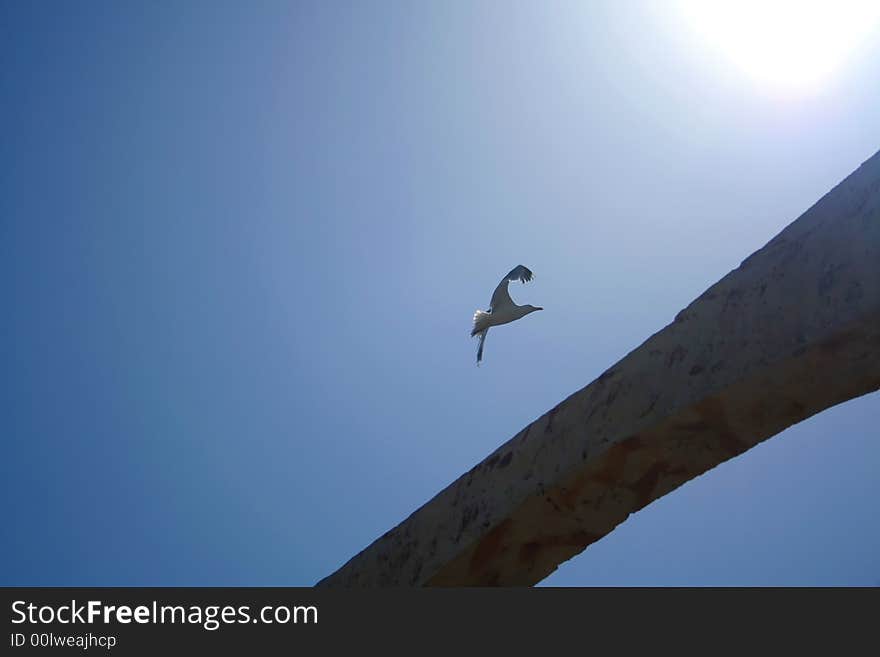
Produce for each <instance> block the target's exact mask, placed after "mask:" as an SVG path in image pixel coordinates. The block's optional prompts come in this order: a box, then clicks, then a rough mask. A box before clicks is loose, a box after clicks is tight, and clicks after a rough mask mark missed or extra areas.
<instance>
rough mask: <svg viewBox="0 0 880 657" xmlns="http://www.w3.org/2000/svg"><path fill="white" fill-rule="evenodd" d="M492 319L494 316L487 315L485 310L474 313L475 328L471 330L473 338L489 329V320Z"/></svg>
mask: <svg viewBox="0 0 880 657" xmlns="http://www.w3.org/2000/svg"><path fill="white" fill-rule="evenodd" d="M491 317H492V314H491V313H487V312H486V311H485V310H478V311H476V312H475V313H474V328H472V329H471V337H474V336H475V335H476V334H477V333H480V332H482V331H485V330H486V329H487V328H489V319H490V318H491Z"/></svg>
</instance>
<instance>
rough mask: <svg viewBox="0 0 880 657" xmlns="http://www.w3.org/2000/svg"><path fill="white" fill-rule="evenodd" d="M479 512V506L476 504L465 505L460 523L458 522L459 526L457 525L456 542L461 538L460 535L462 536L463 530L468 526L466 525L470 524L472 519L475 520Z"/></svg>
mask: <svg viewBox="0 0 880 657" xmlns="http://www.w3.org/2000/svg"><path fill="white" fill-rule="evenodd" d="M479 512H480V511H479V507H478V506H477V505H476V504H472V505H471V506H467V507H465V508H464V510H463V511H462V512H461V523H459V526H458V535H457V536H456V537H455V542H456V543H458V541H459V540H460V539H461V536H462V534H464V531H465V530H466V529H467V528H468V525H470V524H471V523H472V522H473V521H474V520H476V518H477V516H478V515H479Z"/></svg>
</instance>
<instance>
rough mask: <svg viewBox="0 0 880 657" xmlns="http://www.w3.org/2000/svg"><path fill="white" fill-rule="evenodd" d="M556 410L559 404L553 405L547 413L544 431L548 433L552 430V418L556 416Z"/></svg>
mask: <svg viewBox="0 0 880 657" xmlns="http://www.w3.org/2000/svg"><path fill="white" fill-rule="evenodd" d="M558 411H559V406H554V407H553V409H552V410H551V411H550V412H549V413H547V426H546V427H544V433H550V432H551V431H553V418H554V417H556V413H557V412H558Z"/></svg>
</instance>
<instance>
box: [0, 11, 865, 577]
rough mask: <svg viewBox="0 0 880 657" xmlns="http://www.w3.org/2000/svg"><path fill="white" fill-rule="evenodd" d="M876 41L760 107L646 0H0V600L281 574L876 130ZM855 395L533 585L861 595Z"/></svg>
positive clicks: (803, 204)
mask: <svg viewBox="0 0 880 657" xmlns="http://www.w3.org/2000/svg"><path fill="white" fill-rule="evenodd" d="M876 37H877V35H876V34H875V38H874V40H873V41H871V42H869V43H868V44H867V45H866V46H865V47H864V48H862V50H860V51H859V52H858V53H856V54H855V55H853V57H852V58H851V59H850V60H848V61H847V62H846V64H845V65H842V66H841V67H840V68H839V69H838V70H837V71H836V73H835V75H833V76H831V77H830V78H829V79H827V80H825V81H824V82H823V84H822V85H820V86H817V87H816V88H814V89H811V90H810V91H809V93H806V92H798V93H794V92H787V93H784V94H781V93H779V92H778V90H777V89H774V88H772V87H770V86H767V84H766V83H758V82H755V81H753V80H750V79H749V78H748V77H746V76H744V75H743V74H742V73H741V72H740V71H737V70H735V69H734V68H733V67H731V66H730V65H729V64H727V63H725V61H724V60H723V58H720V57H719V56H717V53H714V52H713V51H712V50H711V48H710V47H709V45H711V44H706V43H705V42H702V41H700V40H699V39H695V38H694V37H693V34H691V33H689V32H688V30H687V29H686V26H685V25H684V24H683V23H682V21H680V20H679V19H678V18H677V17H676V16H675V15H674V13H673V12H671V11H666V12H660V11H658V9H657V8H656V7H654V8H652V5H651V4H649V3H645V4H638V3H612V2H608V3H538V2H534V3H525V2H521V3H496V2H480V3H470V2H432V3H428V2H424V3H397V2H381V3H379V2H375V3H354V2H352V3H344V2H333V3H323V2H320V3H319V2H315V3H304V2H303V3H293V2H285V3H282V2H279V3H273V2H261V3H239V2H227V3H222V2H210V3H208V2H187V3H117V2H88V3H76V4H73V3H49V2H34V3H28V2H8V3H3V4H2V6H0V61H2V66H0V97H2V99H3V102H2V104H0V122H2V123H0V125H2V130H3V139H2V140H0V299H2V304H3V320H2V321H0V327H2V334H3V339H2V340H0V371H2V372H3V378H2V380H0V412H2V418H3V424H2V428H3V440H2V445H3V453H2V459H0V462H2V464H0V474H2V477H0V481H2V484H0V485H2V487H3V494H2V497H0V505H2V506H0V510H2V515H3V518H4V530H3V540H2V543H0V551H2V557H3V558H2V561H0V563H2V566H0V568H2V570H0V572H2V581H0V583H2V584H20V585H311V584H313V583H314V582H315V581H317V580H318V579H320V578H321V577H323V576H325V575H327V574H328V573H330V572H332V571H333V570H335V569H336V568H337V567H339V566H340V565H341V564H342V563H343V562H345V561H346V560H347V559H348V558H349V557H351V556H352V555H354V554H355V553H356V552H358V551H359V550H360V549H362V548H363V547H365V546H366V545H367V544H369V543H370V542H372V541H373V540H374V539H375V538H376V537H378V536H379V535H381V534H382V533H383V532H385V531H386V530H387V529H389V528H390V527H392V526H394V525H395V524H397V523H398V522H400V521H401V520H402V519H403V518H405V517H406V516H407V515H408V514H409V513H411V512H412V511H413V510H414V509H415V508H417V507H418V506H420V505H421V504H423V503H424V502H425V501H427V500H428V499H429V498H430V497H432V496H433V495H434V494H435V493H436V492H438V491H439V490H440V489H442V488H443V487H444V486H446V485H447V484H448V483H449V482H451V481H452V480H454V479H455V478H457V477H458V476H459V475H460V474H461V473H463V472H465V471H466V470H468V469H469V468H470V467H471V466H473V465H474V464H475V463H476V462H478V461H479V460H480V459H481V458H482V457H484V456H485V455H486V454H488V453H489V452H490V451H491V450H493V449H494V448H495V447H497V446H498V445H499V444H501V443H502V442H504V441H505V440H507V439H508V438H510V437H511V436H512V435H513V434H514V433H516V431H518V430H519V429H521V428H522V427H523V426H525V425H526V424H527V423H529V422H531V421H532V420H534V419H535V418H536V417H538V416H540V415H541V414H542V413H543V412H545V411H546V410H548V409H549V408H551V407H552V406H553V405H554V404H556V403H557V402H558V401H560V400H561V399H563V398H564V397H566V396H567V395H569V394H571V393H572V392H574V391H575V390H577V389H579V388H581V387H582V386H584V385H586V384H587V383H589V382H590V381H591V380H592V379H594V378H595V377H596V376H597V375H598V374H600V373H601V372H602V371H604V370H605V369H606V368H607V367H608V366H610V365H611V364H613V363H614V362H615V361H617V360H618V359H619V358H621V357H622V356H623V355H625V354H626V353H627V352H629V351H630V350H631V349H632V348H634V347H635V346H637V345H638V344H640V343H641V342H642V341H643V340H644V339H645V338H646V337H648V336H649V335H651V334H652V333H654V332H655V331H657V330H658V329H660V328H662V327H663V326H664V325H666V324H667V323H669V322H670V321H671V320H672V318H673V317H674V316H675V314H676V313H677V312H678V311H679V310H680V309H681V308H683V307H684V306H685V305H686V304H687V303H688V302H690V301H691V300H692V299H693V298H695V297H696V296H698V295H699V294H700V293H701V292H702V291H703V290H705V289H706V288H707V287H708V286H709V285H711V284H712V283H714V282H715V281H716V280H718V279H719V278H721V277H722V276H723V275H725V274H726V273H727V272H728V271H730V270H731V269H733V268H735V267H736V266H737V265H738V264H739V263H740V261H741V260H742V259H743V258H745V257H746V256H747V255H748V254H750V253H752V252H753V251H755V250H756V249H758V248H760V247H761V246H762V245H763V244H765V243H766V242H767V241H768V240H769V239H770V238H771V237H773V235H775V234H776V233H777V232H778V231H779V230H781V229H782V228H783V227H784V226H785V225H787V224H788V223H790V222H791V221H792V220H794V219H796V218H797V217H798V216H799V215H800V214H801V213H802V212H803V211H804V210H806V209H807V208H808V207H809V206H810V205H812V204H813V203H814V202H815V201H816V200H818V199H819V198H820V197H821V196H822V195H823V194H824V193H826V192H827V191H828V190H829V189H830V188H831V187H832V186H833V185H835V184H836V183H837V182H839V181H840V180H841V179H842V178H844V177H845V176H846V175H848V174H849V173H850V172H851V171H852V170H853V169H855V168H856V167H857V166H858V165H859V164H860V163H861V162H862V161H864V160H865V159H867V158H868V157H869V156H870V155H872V154H873V153H874V152H875V151H876V150H877V149H878V148H880V112H878V111H877V108H878V107H880V85H878V84H877V83H876V82H877V80H878V76H880V47H878V45H880V44H877V45H875V44H876V43H877V42H878V41H880V40H878V39H877V38H876ZM518 263H523V264H525V265H527V266H529V267H530V268H531V269H532V270H533V271H534V272H535V274H536V279H535V280H534V281H533V282H532V283H530V284H529V285H528V286H524V287H521V286H516V287H513V286H512V294H513V297H514V299H515V300H516V301H518V302H519V303H533V304H534V305H539V306H543V307H544V308H545V311H544V312H542V313H537V314H535V315H531V316H529V317H528V318H526V319H524V320H522V322H519V323H517V324H515V325H511V326H509V327H504V328H502V329H498V330H496V331H493V333H492V335H490V336H489V339H488V340H487V343H486V354H485V359H484V363H483V366H482V367H480V368H477V367H475V348H476V344H475V342H474V341H472V340H471V339H470V338H469V337H468V332H469V329H470V320H471V316H472V315H473V311H474V309H476V308H478V307H486V306H487V304H488V301H489V298H490V296H491V292H492V289H493V288H494V286H495V284H496V283H497V282H498V280H499V278H500V277H501V275H503V274H504V273H506V272H507V271H508V270H509V269H510V268H511V267H512V266H514V265H516V264H518ZM878 411H880V397H878V395H877V394H874V395H870V396H867V397H863V398H861V399H858V400H854V401H852V402H849V403H847V404H843V405H841V406H839V407H836V408H833V409H830V410H829V411H827V412H826V413H823V414H821V415H820V416H816V417H814V418H812V419H810V420H807V421H806V422H803V423H802V424H800V425H798V426H795V427H793V428H791V429H789V430H788V431H786V432H784V433H783V434H781V435H779V436H777V437H775V438H774V439H772V440H770V441H768V442H767V443H764V444H762V445H760V446H758V447H756V448H755V449H753V450H751V451H749V452H747V453H746V454H744V455H742V456H740V457H738V458H736V459H734V460H732V461H730V462H728V463H727V464H724V465H722V466H720V467H718V468H716V469H714V470H712V471H710V472H709V473H707V474H706V475H704V476H702V477H699V478H698V479H696V480H694V481H692V482H690V483H688V484H686V485H685V486H683V487H682V488H680V489H679V490H678V491H676V492H675V493H673V494H671V495H669V496H667V497H665V498H663V499H661V500H659V501H657V502H656V503H654V504H652V505H650V506H649V507H647V508H646V509H644V510H643V511H641V512H639V513H637V514H635V515H634V516H632V517H631V518H630V519H629V520H628V521H627V522H626V523H624V524H623V525H622V526H620V527H619V528H618V529H617V530H616V531H615V532H613V533H612V534H610V535H609V536H607V537H606V538H604V539H603V540H602V541H600V542H598V543H597V544H595V545H593V546H591V547H590V548H588V549H587V550H586V551H585V552H584V553H582V554H581V555H580V556H579V557H577V558H575V559H573V560H572V561H570V562H568V563H566V564H564V565H563V566H561V567H560V569H559V570H558V571H557V572H556V573H554V574H553V575H552V576H551V577H550V578H548V579H547V580H546V581H545V583H546V584H548V585H557V586H582V585H584V586H586V585H596V584H601V585H739V584H748V585H865V584H868V585H876V584H878V583H880V525H878V523H877V521H876V517H877V514H876V500H877V499H878V498H880V478H878V477H877V475H876V473H877V472H878V469H880V468H878V466H880V443H878V441H877V417H878Z"/></svg>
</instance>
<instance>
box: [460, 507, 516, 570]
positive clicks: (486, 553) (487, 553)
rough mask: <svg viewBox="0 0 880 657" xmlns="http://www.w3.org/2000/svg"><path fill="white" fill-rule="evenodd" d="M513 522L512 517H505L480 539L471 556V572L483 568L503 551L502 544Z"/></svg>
mask: <svg viewBox="0 0 880 657" xmlns="http://www.w3.org/2000/svg"><path fill="white" fill-rule="evenodd" d="M512 524H513V521H512V520H511V519H510V518H505V519H504V520H503V521H502V522H500V523H499V524H498V525H497V526H495V527H493V528H492V529H490V530H489V532H488V533H487V534H486V535H485V536H484V537H483V538H482V539H480V542H479V543H478V544H477V547H476V549H475V550H474V553H473V556H471V562H470V572H471V574H474V573H476V572H479V571H481V570H483V569H484V568H485V567H486V566H487V565H489V563H491V561H492V560H493V559H494V558H495V557H496V555H497V554H498V553H499V552H500V551H501V548H502V545H503V543H504V537H505V535H506V534H507V532H508V531H509V530H510V527H511V526H512Z"/></svg>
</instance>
